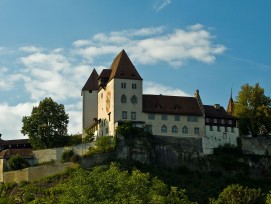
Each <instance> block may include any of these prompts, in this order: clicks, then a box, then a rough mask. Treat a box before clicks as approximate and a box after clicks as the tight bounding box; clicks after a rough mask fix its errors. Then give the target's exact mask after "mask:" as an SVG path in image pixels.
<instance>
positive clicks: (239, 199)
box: [210, 184, 265, 204]
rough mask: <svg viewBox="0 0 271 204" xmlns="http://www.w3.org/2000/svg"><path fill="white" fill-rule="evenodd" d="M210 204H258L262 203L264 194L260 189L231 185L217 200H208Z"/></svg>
mask: <svg viewBox="0 0 271 204" xmlns="http://www.w3.org/2000/svg"><path fill="white" fill-rule="evenodd" d="M210 203H211V204H227V203H229V204H235V203H236V204H254V203H255V204H260V203H265V202H264V194H263V193H262V190H261V189H260V188H258V189H255V188H248V187H244V186H242V185H239V184H233V185H230V186H228V187H227V188H225V189H224V190H223V191H222V192H221V193H220V194H219V196H218V199H216V200H215V199H213V198H212V199H210Z"/></svg>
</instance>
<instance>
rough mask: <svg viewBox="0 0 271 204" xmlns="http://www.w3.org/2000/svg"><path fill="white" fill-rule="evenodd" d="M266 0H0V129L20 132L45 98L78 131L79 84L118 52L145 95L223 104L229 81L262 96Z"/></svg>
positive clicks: (269, 48)
mask: <svg viewBox="0 0 271 204" xmlns="http://www.w3.org/2000/svg"><path fill="white" fill-rule="evenodd" d="M270 9H271V1H270V0H261V1H252V0H246V1H234V0H228V1H217V0H208V1H202V0H189V1H187V0H137V1H132V0H127V1H124V0H114V1H112V0H92V1H89V0H57V1H56V0H25V1H21V0H0V133H1V134H2V139H6V140H7V139H18V138H25V136H23V135H22V134H21V133H20V129H21V127H22V123H21V119H22V117H23V116H25V115H30V114H31V110H32V107H33V106H36V105H37V104H38V102H39V101H41V100H43V99H44V98H45V97H52V98H53V99H54V100H55V101H56V102H58V103H62V104H64V105H65V109H66V112H67V113H69V116H70V123H69V128H68V129H69V133H77V132H81V111H82V110H81V106H82V105H81V100H82V99H81V88H82V87H83V85H84V83H85V82H86V80H87V78H88V76H89V74H90V73H91V71H92V69H93V68H96V69H97V70H98V72H99V71H101V70H102V69H103V68H109V67H110V65H111V62H112V60H113V59H114V57H115V56H116V55H117V54H118V53H119V52H120V51H121V50H122V49H125V51H126V52H127V54H128V56H129V57H130V59H131V60H132V62H133V63H134V65H135V66H136V68H137V69H138V71H139V73H140V75H141V77H142V78H143V79H144V80H143V87H144V93H146V94H147V93H152V94H164V95H181V96H192V95H193V94H194V92H195V90H196V89H199V91H200V95H201V98H202V101H203V103H204V104H208V105H211V104H215V103H218V104H221V105H223V106H224V107H226V105H227V102H228V99H229V96H230V91H231V88H232V90H233V97H234V98H235V97H236V95H237V94H238V91H239V90H240V87H241V86H242V85H243V84H245V83H249V84H250V85H254V84H255V83H257V82H258V83H260V86H261V87H263V88H264V89H265V94H266V95H268V96H270V95H271V94H270V93H271V86H270V76H271V57H270V56H271V55H270V53H271V38H270V34H271V21H270V20H271V12H270Z"/></svg>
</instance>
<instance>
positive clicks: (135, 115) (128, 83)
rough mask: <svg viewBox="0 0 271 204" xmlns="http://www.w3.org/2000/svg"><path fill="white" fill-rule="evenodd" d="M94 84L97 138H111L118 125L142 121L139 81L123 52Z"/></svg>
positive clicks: (135, 71)
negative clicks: (96, 102) (96, 90)
mask: <svg viewBox="0 0 271 204" xmlns="http://www.w3.org/2000/svg"><path fill="white" fill-rule="evenodd" d="M98 84H99V91H98V100H99V103H98V120H99V121H103V123H101V124H102V125H100V127H99V129H100V132H99V135H114V131H115V128H116V125H117V124H118V123H119V122H122V121H126V120H129V121H132V122H133V123H137V121H140V120H143V118H142V117H143V116H142V93H143V91H142V78H141V76H140V75H139V73H138V72H137V70H136V68H135V67H134V65H133V63H132V62H131V60H130V59H129V57H128V55H127V54H126V52H125V51H124V50H122V51H121V52H120V53H119V54H118V55H117V56H116V58H115V59H114V60H113V62H112V65H111V67H110V69H105V70H103V71H102V72H101V74H100V76H99V78H98Z"/></svg>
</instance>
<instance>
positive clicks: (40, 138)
mask: <svg viewBox="0 0 271 204" xmlns="http://www.w3.org/2000/svg"><path fill="white" fill-rule="evenodd" d="M22 122H23V127H22V130H21V132H22V133H23V134H24V135H28V137H29V141H30V143H31V145H32V146H33V148H35V149H43V148H50V147H55V146H57V142H58V141H59V140H61V137H63V136H65V135H67V126H68V122H69V116H68V114H66V113H65V109H64V105H63V104H57V103H56V102H54V101H53V100H52V99H51V98H45V99H44V100H43V101H41V102H40V103H39V105H38V106H37V107H33V109H32V113H31V115H30V116H24V117H23V119H22Z"/></svg>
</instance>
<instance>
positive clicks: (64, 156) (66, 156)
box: [61, 149, 74, 162]
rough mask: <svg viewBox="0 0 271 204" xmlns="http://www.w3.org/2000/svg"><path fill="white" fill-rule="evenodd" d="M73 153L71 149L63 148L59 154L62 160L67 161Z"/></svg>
mask: <svg viewBox="0 0 271 204" xmlns="http://www.w3.org/2000/svg"><path fill="white" fill-rule="evenodd" d="M73 155H74V151H73V149H69V150H65V151H64V152H63V154H62V156H61V159H62V161H63V162H69V161H70V160H71V158H72V156H73Z"/></svg>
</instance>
